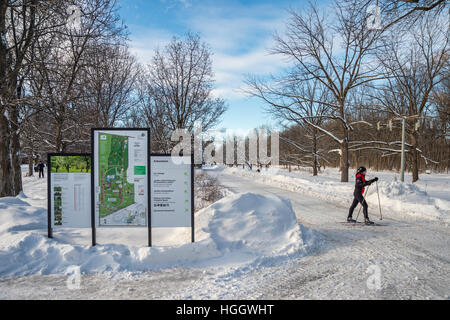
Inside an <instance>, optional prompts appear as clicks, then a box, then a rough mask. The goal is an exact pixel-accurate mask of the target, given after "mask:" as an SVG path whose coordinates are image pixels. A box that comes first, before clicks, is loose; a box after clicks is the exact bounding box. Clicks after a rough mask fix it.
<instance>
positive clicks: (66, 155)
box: [47, 152, 92, 238]
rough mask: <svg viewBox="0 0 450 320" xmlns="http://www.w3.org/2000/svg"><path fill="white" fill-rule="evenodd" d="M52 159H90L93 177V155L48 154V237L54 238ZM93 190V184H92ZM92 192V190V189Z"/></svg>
mask: <svg viewBox="0 0 450 320" xmlns="http://www.w3.org/2000/svg"><path fill="white" fill-rule="evenodd" d="M51 157H90V158H91V175H92V155H91V154H90V153H70V152H68V153H65V152H53V153H52V152H50V153H47V236H48V237H49V238H53V228H52V208H51V207H52V198H51V197H52V192H51V187H52V186H51V184H52V183H51V181H52V180H51V174H52V163H51V161H50V158H51ZM91 188H92V184H91ZM91 192H92V189H91Z"/></svg>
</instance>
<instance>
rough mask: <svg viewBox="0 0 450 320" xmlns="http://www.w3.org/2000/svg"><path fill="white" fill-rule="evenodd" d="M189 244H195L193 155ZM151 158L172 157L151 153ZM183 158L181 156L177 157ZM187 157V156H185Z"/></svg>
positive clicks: (192, 163) (192, 157) (192, 156)
mask: <svg viewBox="0 0 450 320" xmlns="http://www.w3.org/2000/svg"><path fill="white" fill-rule="evenodd" d="M190 156H191V242H195V205H194V199H195V197H194V155H193V154H191V155H190ZM151 157H172V155H171V154H166V153H152V154H150V158H151ZM179 157H183V156H179ZM187 157H189V155H188V156H187ZM151 195H152V192H151V189H150V204H151Z"/></svg>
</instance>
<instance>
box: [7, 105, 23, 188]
mask: <svg viewBox="0 0 450 320" xmlns="http://www.w3.org/2000/svg"><path fill="white" fill-rule="evenodd" d="M9 114H10V117H11V119H10V123H11V133H10V149H11V165H12V183H13V188H14V195H15V196H17V195H18V194H19V193H20V192H21V191H23V186H22V169H21V167H20V163H21V161H20V139H19V127H18V124H17V122H18V120H19V119H18V118H19V115H18V109H17V108H15V107H12V108H10V110H9Z"/></svg>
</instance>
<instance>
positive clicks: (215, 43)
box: [119, 0, 305, 130]
mask: <svg viewBox="0 0 450 320" xmlns="http://www.w3.org/2000/svg"><path fill="white" fill-rule="evenodd" d="M304 4H305V1H299V0H297V1H291V0H281V1H267V0H259V1H256V0H250V1H248V0H247V1H244V0H119V5H120V7H121V9H120V15H121V17H122V19H123V20H124V22H125V23H126V24H127V26H128V28H129V31H130V38H131V48H132V52H133V53H134V54H135V55H137V56H138V58H139V60H140V61H141V62H143V63H145V62H148V61H150V59H151V57H152V55H153V50H154V49H155V48H156V47H162V46H164V45H165V44H166V43H167V42H168V41H170V39H171V38H172V37H173V36H174V35H177V36H183V35H184V34H185V33H186V32H188V31H193V32H197V33H199V34H200V36H201V37H202V39H203V40H204V41H206V42H207V43H208V44H209V45H210V46H211V49H212V51H213V70H214V73H215V78H216V88H215V90H214V94H215V95H217V96H220V97H223V98H224V99H225V100H226V101H227V103H228V106H229V109H228V111H227V112H226V114H225V115H224V117H223V121H222V123H221V124H220V125H219V126H218V127H219V128H227V129H244V130H245V129H251V128H254V127H257V126H260V125H265V124H269V125H275V124H276V122H275V121H274V119H273V118H272V117H271V115H270V114H269V113H267V112H265V111H264V105H263V103H262V102H261V101H259V100H257V99H255V98H249V97H248V96H247V95H246V94H244V93H243V92H242V91H241V89H242V87H243V86H244V83H243V80H244V79H245V76H246V75H247V74H255V75H267V74H269V73H276V72H278V71H280V70H281V69H282V68H283V67H286V62H285V61H283V60H282V59H281V58H280V57H279V56H278V57H277V56H273V55H269V54H268V49H269V48H270V47H272V46H273V34H274V32H275V31H278V32H282V30H283V26H284V22H285V21H286V18H287V15H288V14H287V11H286V9H288V8H290V7H292V8H299V7H301V6H302V5H304Z"/></svg>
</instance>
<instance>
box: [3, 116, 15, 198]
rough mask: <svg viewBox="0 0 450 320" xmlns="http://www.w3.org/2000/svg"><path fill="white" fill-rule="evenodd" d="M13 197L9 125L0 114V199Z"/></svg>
mask: <svg viewBox="0 0 450 320" xmlns="http://www.w3.org/2000/svg"><path fill="white" fill-rule="evenodd" d="M8 196H14V190H13V185H12V183H11V158H10V151H9V124H8V119H7V118H6V116H5V114H4V113H0V197H8Z"/></svg>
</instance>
